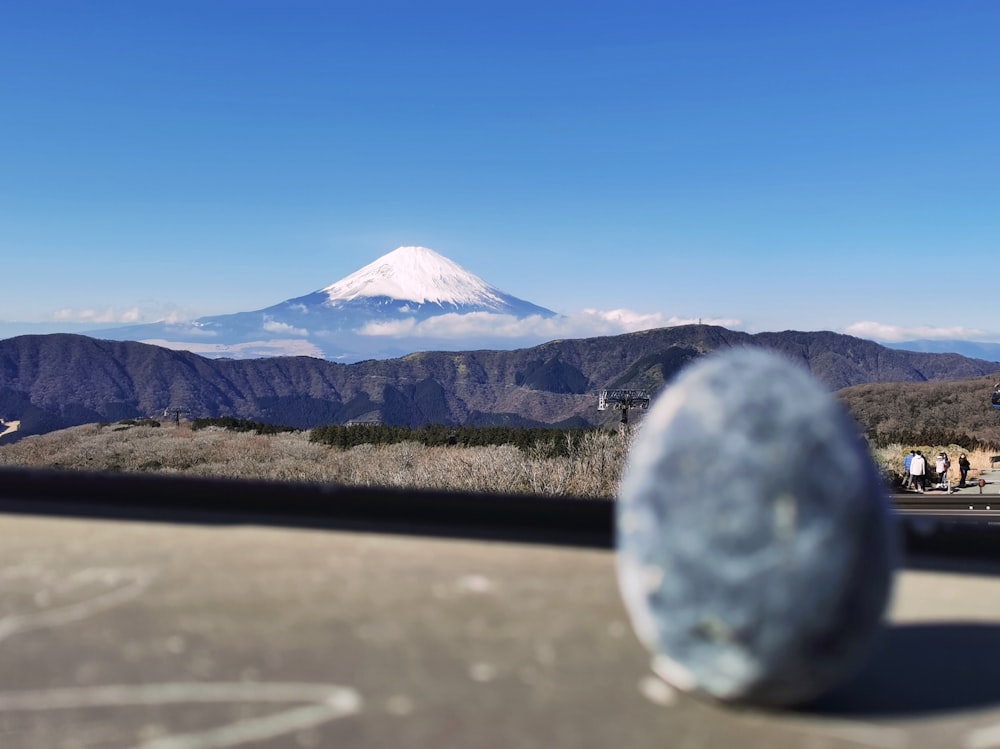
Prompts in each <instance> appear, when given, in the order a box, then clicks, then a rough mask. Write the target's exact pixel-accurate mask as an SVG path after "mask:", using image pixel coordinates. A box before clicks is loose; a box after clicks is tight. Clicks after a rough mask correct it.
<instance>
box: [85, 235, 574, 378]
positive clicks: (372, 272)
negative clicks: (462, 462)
mask: <svg viewBox="0 0 1000 749" xmlns="http://www.w3.org/2000/svg"><path fill="white" fill-rule="evenodd" d="M472 314H480V315H481V314H487V315H504V316H509V317H513V318H516V319H519V320H520V319H524V318H527V317H531V316H536V315H537V316H540V317H553V316H555V315H556V313H555V312H553V311H552V310H550V309H546V308H545V307H541V306H539V305H537V304H533V303H531V302H528V301H525V300H523V299H519V298H518V297H515V296H513V295H511V294H507V293H506V292H504V291H501V290H500V289H498V288H497V287H495V286H493V285H491V284H489V283H487V282H486V281H484V280H483V279H481V278H479V277H478V276H476V275H474V274H472V273H470V272H469V271H467V270H465V269H464V268H462V267H461V266H460V265H458V264H457V263H455V262H453V261H451V260H449V259H448V258H446V257H444V256H443V255H440V254H439V253H437V252H435V251H434V250H430V249H427V248H426V247H398V248H396V249H395V250H393V251H392V252H389V253H387V254H385V255H383V256H382V257H380V258H378V259H377V260H375V261H374V262H371V263H369V264H368V265H366V266H364V267H363V268H361V269H359V270H357V271H355V272H354V273H351V274H350V275H348V276H345V277H344V278H342V279H341V280H339V281H337V282H335V283H332V284H330V285H328V286H325V287H323V288H321V289H319V290H317V291H312V292H310V293H308V294H305V295H303V296H298V297H294V298H292V299H286V300H285V301H283V302H279V303H278V304H274V305H271V306H270V307H265V308H263V309H259V310H254V311H252V312H235V313H232V314H226V315H212V316H208V317H200V318H198V319H197V320H194V321H192V322H185V323H167V322H160V323H149V324H144V325H129V326H123V327H119V328H109V329H103V330H100V331H94V332H93V333H88V335H95V336H98V337H101V338H107V339H113V340H119V341H124V340H129V341H144V342H148V343H156V344H158V345H162V346H165V347H167V348H172V349H181V350H190V351H195V352H198V353H201V354H202V355H204V356H210V357H219V356H226V357H234V358H254V357H260V356H276V355H307V356H316V357H319V358H324V359H329V360H332V361H344V362H350V361H358V360H361V359H370V358H388V357H391V356H399V355H403V354H406V353H410V349H408V348H406V345H407V344H405V343H401V342H400V341H399V340H398V338H397V337H394V335H393V333H394V332H395V331H405V330H407V328H408V326H413V325H416V324H419V323H421V322H424V321H426V320H429V319H430V318H433V317H439V316H443V315H472ZM450 343H452V341H445V340H442V341H437V342H434V341H431V342H430V345H431V346H434V345H437V344H440V345H441V346H442V347H444V346H445V345H447V344H450ZM494 343H496V341H494ZM448 347H449V348H451V347H452V346H448ZM458 347H459V348H463V347H465V346H461V345H460V346H458ZM469 347H470V348H478V347H479V346H478V345H475V346H469Z"/></svg>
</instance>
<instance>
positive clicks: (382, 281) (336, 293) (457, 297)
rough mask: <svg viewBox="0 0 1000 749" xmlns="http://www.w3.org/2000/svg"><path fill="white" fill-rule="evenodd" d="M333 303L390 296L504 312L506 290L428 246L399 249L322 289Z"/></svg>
mask: <svg viewBox="0 0 1000 749" xmlns="http://www.w3.org/2000/svg"><path fill="white" fill-rule="evenodd" d="M320 292H321V293H324V294H326V295H327V297H328V299H329V301H330V303H332V304H334V305H336V304H337V303H338V302H347V301H352V300H355V299H359V298H362V297H389V298H390V299H397V300H400V301H407V302H415V303H417V304H428V303H430V304H442V305H445V304H454V305H476V306H481V307H487V308H490V307H493V308H497V309H500V308H502V307H503V306H504V304H505V302H504V297H505V296H506V295H505V294H504V293H503V292H502V291H500V290H499V289H497V288H496V287H495V286H491V285H490V284H488V283H486V281H484V280H483V279H481V278H479V277H478V276H476V275H473V274H472V273H470V272H469V271H467V270H465V269H464V268H463V267H462V266H460V265H458V263H455V262H453V261H451V260H449V259H448V258H446V257H444V256H443V255H440V254H438V253H437V252H435V251H434V250H429V249H427V248H426V247H397V248H396V249H395V250H393V251H392V252H390V253H387V254H385V255H383V256H382V257H380V258H378V259H377V260H375V261H374V262H371V263H369V264H368V265H366V266H365V267H363V268H361V269H360V270H357V271H355V272H354V273H352V274H350V275H349V276H346V277H344V278H342V279H341V280H339V281H337V282H336V283H334V284H331V285H329V286H327V287H326V288H324V289H321V290H320Z"/></svg>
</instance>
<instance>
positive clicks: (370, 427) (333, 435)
mask: <svg viewBox="0 0 1000 749" xmlns="http://www.w3.org/2000/svg"><path fill="white" fill-rule="evenodd" d="M590 431H593V430H589V429H557V428H544V427H511V426H482V427H475V426H449V425H446V424H427V425H425V426H422V427H419V428H412V427H407V426H389V425H386V424H347V425H345V424H326V425H324V426H318V427H313V429H312V430H311V431H310V434H309V440H310V441H311V442H318V443H321V444H324V445H332V446H334V447H339V448H343V449H346V448H350V447H355V446H357V445H364V444H376V445H385V444H393V443H396V442H419V443H420V444H422V445H427V446H429V447H436V446H442V445H456V446H461V447H472V446H486V445H514V446H515V447H518V448H520V449H521V450H524V451H529V450H533V451H540V452H541V453H542V454H543V455H545V456H546V457H560V456H565V455H569V454H570V452H571V451H572V450H574V449H575V448H577V447H579V445H580V443H581V442H582V440H583V438H584V435H585V434H587V433H588V432H590Z"/></svg>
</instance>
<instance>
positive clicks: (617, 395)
mask: <svg viewBox="0 0 1000 749" xmlns="http://www.w3.org/2000/svg"><path fill="white" fill-rule="evenodd" d="M632 408H639V409H646V408H649V392H648V391H646V390H602V391H601V393H600V395H599V396H598V397H597V410H598V411H607V410H609V409H614V410H619V411H621V412H622V418H621V422H620V423H619V427H620V428H621V429H622V430H625V429H628V412H629V409H632Z"/></svg>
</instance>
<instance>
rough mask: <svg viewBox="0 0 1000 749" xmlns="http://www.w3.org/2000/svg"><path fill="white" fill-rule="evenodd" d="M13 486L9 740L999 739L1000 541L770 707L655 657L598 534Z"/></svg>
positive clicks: (45, 744) (911, 569) (187, 748)
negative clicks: (657, 666)
mask: <svg viewBox="0 0 1000 749" xmlns="http://www.w3.org/2000/svg"><path fill="white" fill-rule="evenodd" d="M11 499H12V498H11V497H9V496H8V497H6V498H5V501H8V504H9V501H10V500H11ZM14 504H15V505H16V509H15V510H14V511H10V512H3V510H4V505H3V503H2V502H0V747H3V749H22V748H29V747H30V748H32V749H34V748H36V747H37V748H39V749H41V748H44V749H56V748H60V749H61V748H64V747H65V748H69V747H86V748H92V747H101V748H102V749H112V748H115V749H117V748H119V747H123V748H124V747H143V748H144V749H195V748H197V749H215V748H216V747H345V746H348V747H352V746H358V747H362V746H363V747H424V748H428V747H463V748H464V747H539V748H541V747H545V748H547V749H548V748H560V747H567V748H568V747H595V748H596V747H609V746H621V747H685V748H688V749H694V748H695V747H760V748H761V749H763V748H764V747H768V748H771V747H778V748H779V749H780V748H781V747H809V748H810V749H825V748H829V749H841V748H846V747H928V748H930V747H933V748H934V749H939V748H940V747H963V748H967V749H989V748H990V747H1000V663H998V662H997V661H998V659H996V658H995V657H993V656H994V654H995V653H996V652H998V651H1000V576H998V574H997V573H1000V558H997V559H991V558H988V557H982V556H980V557H978V558H975V559H973V558H966V557H963V556H961V555H954V554H950V555H939V556H935V555H925V556H915V555H912V554H911V555H910V556H908V557H907V558H906V564H905V569H903V570H902V571H901V572H900V574H899V575H898V576H897V582H896V589H895V595H894V602H893V605H892V611H891V616H890V626H889V627H888V629H887V631H886V633H885V636H884V637H883V639H882V641H881V643H880V644H879V646H878V648H877V649H876V651H875V652H874V653H873V655H872V657H871V659H870V661H869V663H868V664H867V666H866V667H865V669H864V671H863V672H862V673H861V674H859V676H858V677H857V678H856V679H855V680H853V681H852V682H851V683H850V684H847V685H845V686H844V687H843V688H842V689H840V690H839V691H838V693H836V694H834V695H832V696H830V697H828V698H827V699H825V700H824V701H823V702H822V703H820V704H818V705H814V706H811V707H809V708H804V709H799V710H796V711H774V712H762V711H757V710H751V709H736V708H732V707H725V706H719V705H715V704H710V703H707V702H704V701H701V700H698V699H694V698H691V697H687V696H684V695H679V694H676V693H675V692H673V691H672V690H671V689H670V688H669V687H668V686H667V685H666V684H665V683H664V682H663V681H661V680H660V679H659V678H658V677H657V676H656V675H655V674H654V673H653V671H652V670H651V668H650V658H649V656H648V654H647V653H646V652H645V650H644V649H643V648H642V646H641V645H640V644H639V643H638V641H637V640H636V638H635V636H634V634H633V633H632V630H631V627H630V625H629V622H628V620H627V617H626V614H625V611H624V608H623V606H622V604H621V600H620V598H619V595H618V589H617V583H616V579H615V568H614V552H613V550H611V549H608V548H600V547H599V546H596V545H591V546H574V545H572V544H551V543H541V542H537V541H536V542H517V541H510V540H503V539H497V540H485V539H471V538H461V537H457V536H452V537H446V536H439V537H435V536H432V535H427V534H424V533H420V534H413V535H409V534H405V533H400V532H394V533H380V532H376V531H374V530H371V529H369V530H364V529H358V528H355V529H353V530H343V529H336V528H333V529H330V528H306V527H291V525H290V524H288V523H285V522H265V521H263V520H261V519H260V518H259V517H258V518H257V519H255V520H254V521H253V522H245V523H244V522H241V521H240V520H239V519H236V518H231V519H230V522H227V523H222V522H217V519H216V521H213V522H195V521H193V520H192V519H191V518H186V519H185V520H184V521H183V522H171V521H167V520H164V519H163V518H158V519H143V520H140V519H113V518H110V517H84V516H83V513H80V516H78V517H61V516H58V515H53V514H48V515H46V514H32V513H30V512H27V511H26V510H25V507H24V506H23V505H19V504H17V503H14ZM372 527H373V528H376V527H377V523H376V524H374V525H373V526H372Z"/></svg>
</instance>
